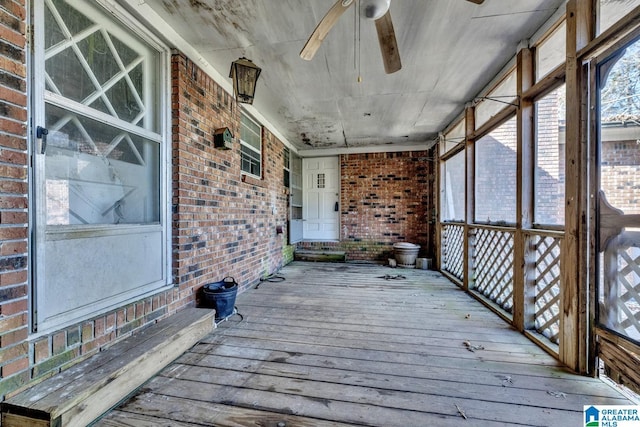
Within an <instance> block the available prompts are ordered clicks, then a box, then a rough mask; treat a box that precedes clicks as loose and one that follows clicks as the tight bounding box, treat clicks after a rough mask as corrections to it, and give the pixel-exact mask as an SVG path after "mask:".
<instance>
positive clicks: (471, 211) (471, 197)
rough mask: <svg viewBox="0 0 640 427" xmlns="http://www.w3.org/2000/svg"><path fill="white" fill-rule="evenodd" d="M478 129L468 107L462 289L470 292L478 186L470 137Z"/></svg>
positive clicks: (470, 107) (473, 142)
mask: <svg viewBox="0 0 640 427" xmlns="http://www.w3.org/2000/svg"><path fill="white" fill-rule="evenodd" d="M475 128H476V109H475V107H473V106H468V107H467V108H466V109H465V132H464V133H465V139H466V151H465V192H464V200H465V211H464V212H465V218H464V239H463V248H464V267H463V278H462V289H464V290H465V291H468V290H469V286H470V285H469V279H470V277H471V274H472V273H473V255H474V254H473V252H474V247H475V245H474V244H473V239H472V236H471V225H472V224H473V220H474V217H475V205H476V204H475V194H476V191H475V186H476V173H475V171H476V159H475V157H476V156H475V153H476V151H475V145H476V141H475V139H470V138H469V136H470V135H473V134H474V133H475Z"/></svg>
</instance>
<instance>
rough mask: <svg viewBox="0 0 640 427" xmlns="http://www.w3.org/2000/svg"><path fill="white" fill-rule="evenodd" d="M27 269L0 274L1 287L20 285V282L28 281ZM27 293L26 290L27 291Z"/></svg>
mask: <svg viewBox="0 0 640 427" xmlns="http://www.w3.org/2000/svg"><path fill="white" fill-rule="evenodd" d="M26 281H27V271H26V270H21V271H8V272H6V273H2V274H0V287H4V286H10V285H18V284H20V283H26ZM25 295H26V292H25Z"/></svg>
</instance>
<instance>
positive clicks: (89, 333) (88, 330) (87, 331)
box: [82, 322, 94, 343]
mask: <svg viewBox="0 0 640 427" xmlns="http://www.w3.org/2000/svg"><path fill="white" fill-rule="evenodd" d="M93 330H94V329H93V322H85V323H84V324H83V325H82V342H83V343H86V342H89V341H91V340H93V338H94V334H93Z"/></svg>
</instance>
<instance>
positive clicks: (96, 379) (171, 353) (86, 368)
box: [2, 309, 214, 427]
mask: <svg viewBox="0 0 640 427" xmlns="http://www.w3.org/2000/svg"><path fill="white" fill-rule="evenodd" d="M213 315H214V312H213V311H212V310H205V309H187V310H183V311H182V312H179V313H177V314H175V315H174V316H173V317H171V318H169V319H166V320H165V321H164V322H161V323H158V324H156V325H154V326H157V328H155V327H150V328H148V329H147V330H146V331H143V332H146V334H143V333H142V332H141V333H140V335H141V341H140V342H138V345H132V342H135V339H136V336H133V337H132V338H131V339H129V340H127V341H126V342H122V345H120V343H118V344H115V345H113V346H112V347H110V348H109V349H107V350H105V352H104V353H105V354H106V353H110V354H109V355H108V356H104V357H100V356H102V354H100V353H99V354H98V355H96V357H95V359H94V358H89V359H87V360H85V361H83V362H81V363H80V364H78V365H77V366H76V367H74V368H72V369H69V370H67V371H63V372H61V373H60V374H58V375H56V376H54V377H52V378H50V379H48V380H45V381H43V382H41V383H39V384H38V385H36V386H34V387H32V388H31V389H29V390H26V391H25V392H23V393H20V394H18V395H16V396H14V397H12V398H10V399H7V400H6V401H4V402H3V403H2V420H3V424H4V423H5V422H11V419H12V417H14V415H26V414H28V413H30V412H32V413H38V419H42V418H41V417H42V414H47V419H48V420H49V421H50V422H52V423H61V424H62V425H64V426H69V427H72V426H85V425H88V424H89V423H90V422H92V421H93V420H95V419H96V418H97V417H99V416H100V415H101V414H102V413H104V412H105V411H107V410H108V409H109V408H111V407H112V406H114V405H115V404H117V403H118V402H119V401H120V400H122V399H123V398H125V397H126V396H127V395H129V394H130V393H131V392H132V391H134V390H135V389H136V388H137V387H139V386H140V385H141V384H143V383H144V382H145V381H147V380H148V379H149V378H150V377H151V376H153V375H154V374H155V373H157V372H158V371H159V370H160V369H162V368H163V367H164V366H166V365H168V364H169V363H170V362H171V361H173V360H174V359H176V358H177V357H178V356H180V355H181V354H182V353H183V352H184V351H185V350H187V349H188V348H190V347H191V346H193V345H194V344H195V343H196V342H198V341H199V340H200V339H201V338H202V337H203V336H204V335H206V334H207V333H210V332H211V331H212V329H213ZM154 329H157V330H154ZM94 361H95V363H96V365H95V366H94V365H93V362H94ZM105 361H106V362H105Z"/></svg>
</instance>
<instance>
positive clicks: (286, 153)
mask: <svg viewBox="0 0 640 427" xmlns="http://www.w3.org/2000/svg"><path fill="white" fill-rule="evenodd" d="M282 156H283V157H284V186H285V188H290V187H291V168H290V154H289V149H288V148H286V147H285V149H284V152H283V153H282Z"/></svg>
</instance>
